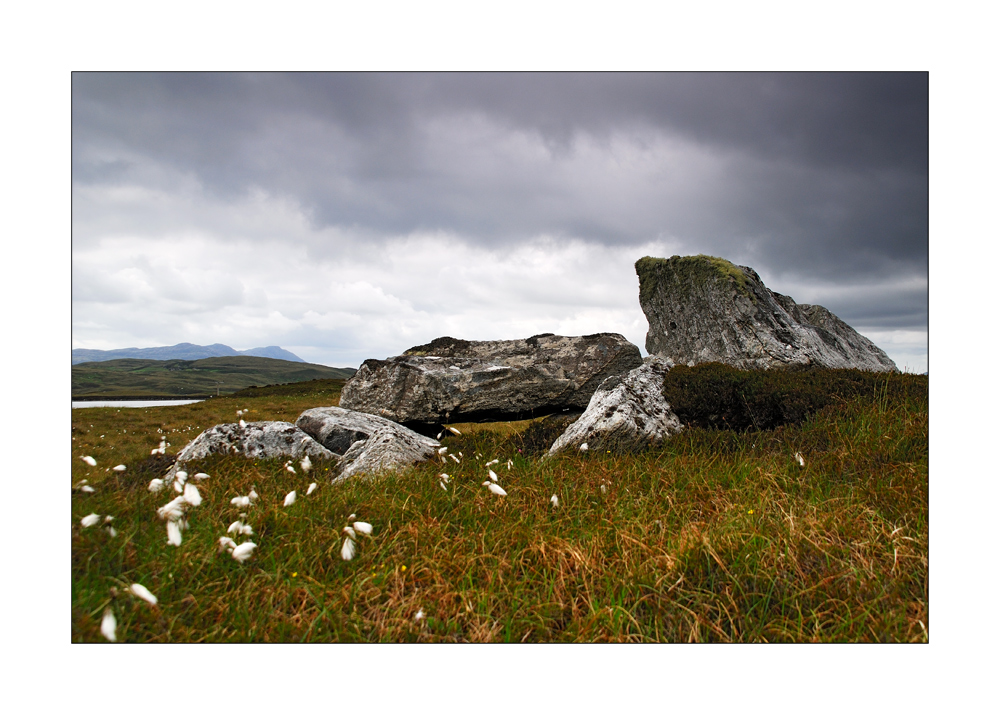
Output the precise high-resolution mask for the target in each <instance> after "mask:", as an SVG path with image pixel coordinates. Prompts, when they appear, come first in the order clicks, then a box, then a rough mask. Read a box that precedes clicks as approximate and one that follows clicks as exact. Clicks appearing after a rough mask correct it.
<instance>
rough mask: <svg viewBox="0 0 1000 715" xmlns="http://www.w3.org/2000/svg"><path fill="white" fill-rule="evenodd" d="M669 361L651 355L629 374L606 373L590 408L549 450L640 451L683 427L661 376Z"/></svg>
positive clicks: (660, 441) (663, 374) (551, 451)
mask: <svg viewBox="0 0 1000 715" xmlns="http://www.w3.org/2000/svg"><path fill="white" fill-rule="evenodd" d="M673 365H674V364H673V362H672V361H671V360H668V359H665V358H660V357H656V356H650V357H647V358H646V359H645V361H644V362H643V364H642V366H640V367H637V368H636V369H634V370H632V371H630V372H629V373H628V374H626V375H616V376H613V377H609V378H607V379H606V380H605V381H604V382H602V383H601V385H600V387H598V388H597V391H596V392H595V393H594V396H593V397H591V398H590V403H589V404H588V405H587V409H586V411H585V412H584V413H583V414H582V415H580V417H579V419H577V420H576V421H575V422H573V424H571V425H570V426H569V427H567V428H566V431H565V432H563V433H562V434H561V435H560V436H559V437H558V438H557V439H556V441H555V442H553V444H552V447H551V448H550V449H549V452H548V453H549V455H555V454H559V453H560V452H567V451H572V450H580V448H581V447H582V446H583V445H587V449H589V450H594V451H600V452H605V451H607V450H610V451H612V452H614V453H631V452H638V451H641V450H643V449H646V448H647V447H651V446H655V445H658V444H660V443H662V442H663V441H664V440H665V439H668V438H669V437H671V436H673V435H675V434H677V433H678V432H680V431H681V429H682V427H681V422H680V420H679V419H678V418H677V415H675V414H674V411H673V410H672V409H671V408H670V405H669V404H668V403H667V401H666V400H665V399H664V397H663V378H664V376H665V375H666V374H667V371H668V370H669V369H670V368H671V367H673Z"/></svg>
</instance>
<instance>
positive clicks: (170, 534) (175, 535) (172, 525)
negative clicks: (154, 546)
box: [167, 521, 181, 546]
mask: <svg viewBox="0 0 1000 715" xmlns="http://www.w3.org/2000/svg"><path fill="white" fill-rule="evenodd" d="M167 543H168V544H170V545H171V546H180V545H181V527H180V525H179V524H178V523H177V522H176V521H168V522H167Z"/></svg>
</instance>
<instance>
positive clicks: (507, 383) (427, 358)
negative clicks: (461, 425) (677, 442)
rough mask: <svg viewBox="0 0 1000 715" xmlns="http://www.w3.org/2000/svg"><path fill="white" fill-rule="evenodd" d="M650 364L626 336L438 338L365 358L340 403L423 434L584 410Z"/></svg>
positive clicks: (344, 390) (607, 334)
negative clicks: (607, 385) (617, 381)
mask: <svg viewBox="0 0 1000 715" xmlns="http://www.w3.org/2000/svg"><path fill="white" fill-rule="evenodd" d="M641 364H642V357H641V355H640V353H639V348H637V347H636V346H635V345H632V344H631V343H630V342H628V341H627V340H626V339H625V338H624V337H622V336H621V335H617V334H615V333H598V334H596V335H587V336H584V337H563V336H559V335H552V334H551V333H547V334H544V335H535V336H533V337H530V338H527V339H526V340H491V341H482V342H473V341H468V340H456V339H455V338H448V337H445V338H438V339H436V340H434V341H433V342H431V343H429V344H427V345H420V346H417V347H414V348H410V349H409V350H407V351H406V352H405V353H403V354H402V355H400V356H398V357H392V358H389V359H388V360H365V362H364V363H363V364H362V365H361V369H359V370H358V371H357V373H355V375H354V377H353V378H351V379H350V380H349V381H348V382H347V384H346V385H344V389H343V391H342V392H341V395H340V405H341V407H345V408H348V409H351V410H358V411H360V412H368V413H370V414H375V415H379V416H382V417H386V418H388V419H390V420H393V421H395V422H399V423H401V424H404V425H406V426H407V427H411V428H413V429H414V430H417V431H419V432H423V433H425V434H427V433H433V431H434V430H435V429H436V428H437V427H438V425H440V424H442V423H445V422H482V421H489V420H518V419H526V418H529V417H539V416H542V415H547V414H551V413H553V412H561V411H562V410H564V409H578V410H582V409H583V408H585V407H586V406H587V403H588V402H589V401H590V396H591V395H592V394H593V393H594V391H595V390H596V389H597V386H598V385H600V384H601V382H602V381H603V380H604V379H605V378H607V377H610V376H612V375H620V374H623V373H626V372H628V371H629V370H631V369H633V368H635V367H637V366H639V365H641Z"/></svg>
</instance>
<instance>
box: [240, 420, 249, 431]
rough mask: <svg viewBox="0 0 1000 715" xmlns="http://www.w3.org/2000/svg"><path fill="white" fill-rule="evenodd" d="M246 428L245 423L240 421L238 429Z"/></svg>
mask: <svg viewBox="0 0 1000 715" xmlns="http://www.w3.org/2000/svg"><path fill="white" fill-rule="evenodd" d="M246 428H247V423H246V422H244V421H243V420H240V429H246Z"/></svg>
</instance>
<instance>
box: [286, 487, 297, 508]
mask: <svg viewBox="0 0 1000 715" xmlns="http://www.w3.org/2000/svg"><path fill="white" fill-rule="evenodd" d="M294 503H295V491H294V490H293V491H290V492H288V494H286V495H285V506H291V505H292V504H294Z"/></svg>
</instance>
